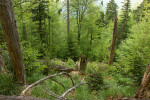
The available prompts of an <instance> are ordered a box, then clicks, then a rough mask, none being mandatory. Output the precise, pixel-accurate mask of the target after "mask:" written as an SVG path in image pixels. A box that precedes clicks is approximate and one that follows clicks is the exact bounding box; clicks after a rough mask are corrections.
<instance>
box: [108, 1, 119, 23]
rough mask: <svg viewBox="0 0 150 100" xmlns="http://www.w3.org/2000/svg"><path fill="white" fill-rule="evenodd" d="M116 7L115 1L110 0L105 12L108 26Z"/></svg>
mask: <svg viewBox="0 0 150 100" xmlns="http://www.w3.org/2000/svg"><path fill="white" fill-rule="evenodd" d="M117 7H118V5H117V4H116V3H115V0H110V1H109V3H108V4H107V10H106V23H107V24H108V23H109V21H113V20H114V16H115V14H114V12H115V11H116V10H117Z"/></svg>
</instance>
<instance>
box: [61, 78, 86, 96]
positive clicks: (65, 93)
mask: <svg viewBox="0 0 150 100" xmlns="http://www.w3.org/2000/svg"><path fill="white" fill-rule="evenodd" d="M84 79H85V77H84V78H83V79H82V81H81V82H80V83H79V84H78V85H75V86H73V87H72V88H70V89H68V90H67V91H66V92H64V93H63V94H62V96H61V97H62V98H64V97H65V96H66V95H67V94H68V93H69V92H71V91H72V90H74V89H76V88H77V87H78V86H80V85H82V84H85V83H83V81H84Z"/></svg>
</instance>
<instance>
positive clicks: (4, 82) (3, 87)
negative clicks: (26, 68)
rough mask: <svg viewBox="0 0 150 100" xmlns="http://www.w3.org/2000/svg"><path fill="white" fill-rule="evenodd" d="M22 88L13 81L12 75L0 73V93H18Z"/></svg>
mask: <svg viewBox="0 0 150 100" xmlns="http://www.w3.org/2000/svg"><path fill="white" fill-rule="evenodd" d="M21 90H22V88H21V85H20V84H17V83H15V81H14V78H13V75H12V74H8V73H0V94H1V95H20V92H21Z"/></svg>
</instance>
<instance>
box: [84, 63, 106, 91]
mask: <svg viewBox="0 0 150 100" xmlns="http://www.w3.org/2000/svg"><path fill="white" fill-rule="evenodd" d="M86 72H87V74H88V77H87V83H88V87H89V89H90V90H91V91H93V90H101V89H104V88H106V87H105V86H106V84H105V83H104V76H103V73H102V68H101V67H100V66H98V65H97V63H88V66H87V70H86Z"/></svg>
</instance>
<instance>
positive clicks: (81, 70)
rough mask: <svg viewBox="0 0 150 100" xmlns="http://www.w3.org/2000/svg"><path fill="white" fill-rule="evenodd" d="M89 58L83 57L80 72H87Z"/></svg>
mask: <svg viewBox="0 0 150 100" xmlns="http://www.w3.org/2000/svg"><path fill="white" fill-rule="evenodd" d="M87 62H88V61H87V57H86V56H81V58H80V72H82V73H84V72H85V70H86V66H87Z"/></svg>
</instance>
